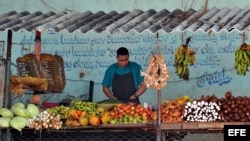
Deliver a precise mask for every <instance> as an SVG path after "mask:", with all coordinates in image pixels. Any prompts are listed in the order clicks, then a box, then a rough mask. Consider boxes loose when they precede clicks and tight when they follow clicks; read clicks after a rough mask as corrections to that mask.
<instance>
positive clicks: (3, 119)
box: [0, 117, 11, 128]
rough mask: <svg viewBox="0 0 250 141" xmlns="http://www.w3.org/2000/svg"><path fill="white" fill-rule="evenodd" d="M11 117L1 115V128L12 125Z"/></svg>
mask: <svg viewBox="0 0 250 141" xmlns="http://www.w3.org/2000/svg"><path fill="white" fill-rule="evenodd" d="M10 120H11V119H10V118H6V117H0V128H8V127H10Z"/></svg>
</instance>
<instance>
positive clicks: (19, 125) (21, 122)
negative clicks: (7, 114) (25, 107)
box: [10, 116, 28, 131]
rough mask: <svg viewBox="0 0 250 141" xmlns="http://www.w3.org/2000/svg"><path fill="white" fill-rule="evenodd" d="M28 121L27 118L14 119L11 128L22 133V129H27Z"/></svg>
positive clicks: (18, 117)
mask: <svg viewBox="0 0 250 141" xmlns="http://www.w3.org/2000/svg"><path fill="white" fill-rule="evenodd" d="M27 120H28V119H27V118H25V117H20V116H16V117H13V118H12V119H11V120H10V127H12V128H14V129H16V130H18V131H22V129H23V128H24V127H26V124H27Z"/></svg>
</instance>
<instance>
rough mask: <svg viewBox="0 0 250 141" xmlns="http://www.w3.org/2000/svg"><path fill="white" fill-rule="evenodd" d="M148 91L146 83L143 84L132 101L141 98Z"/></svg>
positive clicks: (132, 97)
mask: <svg viewBox="0 0 250 141" xmlns="http://www.w3.org/2000/svg"><path fill="white" fill-rule="evenodd" d="M146 90H147V86H146V84H145V83H144V82H142V83H141V84H140V86H139V88H138V90H137V91H136V92H135V93H134V95H132V96H131V97H130V99H135V98H136V97H139V96H141V95H142V94H143V93H144V92H145V91H146Z"/></svg>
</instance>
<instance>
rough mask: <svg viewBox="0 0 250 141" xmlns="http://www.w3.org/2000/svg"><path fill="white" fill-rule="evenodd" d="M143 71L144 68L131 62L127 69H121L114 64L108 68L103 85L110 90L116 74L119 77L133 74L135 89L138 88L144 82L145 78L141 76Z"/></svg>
mask: <svg viewBox="0 0 250 141" xmlns="http://www.w3.org/2000/svg"><path fill="white" fill-rule="evenodd" d="M141 70H142V68H141V66H140V65H139V64H137V63H135V62H131V61H129V62H128V65H127V66H126V67H125V68H121V67H119V66H118V64H117V63H115V64H112V65H111V66H109V67H108V68H107V70H106V72H105V75H104V78H103V80H102V85H103V86H106V87H108V88H110V87H111V85H112V80H113V76H114V74H115V73H117V74H118V75H124V74H127V73H130V72H132V74H133V77H134V78H133V79H134V84H135V88H138V87H139V85H140V83H142V82H143V81H144V77H143V76H141Z"/></svg>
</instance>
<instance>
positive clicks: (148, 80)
mask: <svg viewBox="0 0 250 141" xmlns="http://www.w3.org/2000/svg"><path fill="white" fill-rule="evenodd" d="M141 74H142V75H143V76H144V82H145V84H146V85H147V87H151V88H154V89H157V90H160V89H161V88H163V87H165V86H166V85H167V82H166V81H167V80H168V79H169V73H168V69H167V66H166V64H165V63H164V58H163V55H162V54H157V55H154V54H152V56H151V58H150V62H149V66H148V68H147V70H146V72H141Z"/></svg>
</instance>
